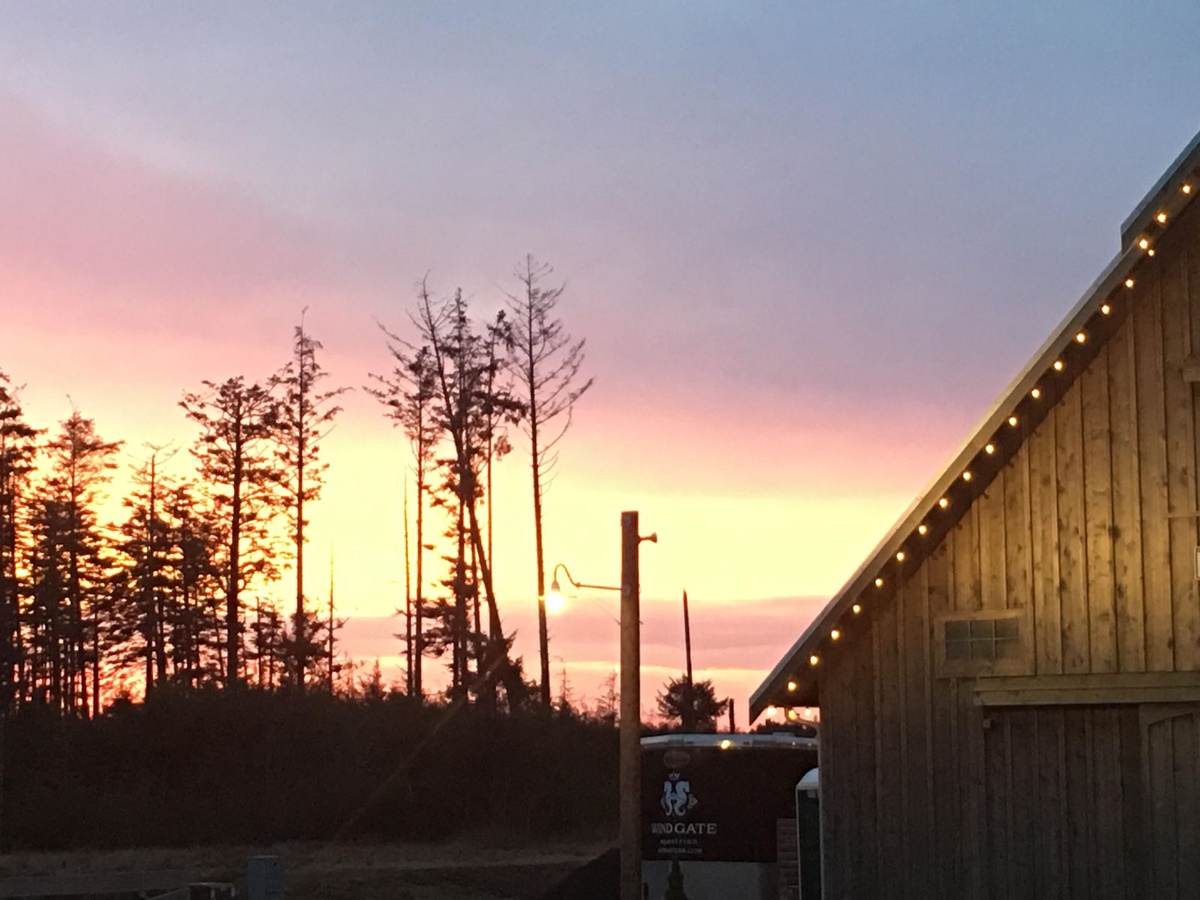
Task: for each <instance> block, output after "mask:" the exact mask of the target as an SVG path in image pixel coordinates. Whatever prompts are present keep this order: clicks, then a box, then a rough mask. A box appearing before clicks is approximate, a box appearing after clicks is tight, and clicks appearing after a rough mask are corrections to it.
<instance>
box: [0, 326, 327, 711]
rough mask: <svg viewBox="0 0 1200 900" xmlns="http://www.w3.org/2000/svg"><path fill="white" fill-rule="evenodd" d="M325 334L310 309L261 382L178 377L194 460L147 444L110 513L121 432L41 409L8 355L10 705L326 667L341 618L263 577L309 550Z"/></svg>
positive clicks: (2, 631)
mask: <svg viewBox="0 0 1200 900" xmlns="http://www.w3.org/2000/svg"><path fill="white" fill-rule="evenodd" d="M318 349H320V344H319V343H318V342H316V341H315V340H313V339H312V338H311V336H309V335H308V334H307V333H306V332H305V330H304V326H303V324H301V325H300V326H298V327H297V328H296V330H295V341H294V346H293V359H292V360H291V361H290V362H289V363H288V364H286V365H285V366H283V367H282V368H281V369H280V371H279V372H277V373H276V374H275V375H273V376H271V377H270V378H269V379H267V380H266V381H265V382H264V383H253V384H248V383H247V382H246V380H245V379H244V378H243V377H240V376H238V377H233V378H229V379H227V380H226V381H224V382H221V383H219V384H218V383H215V382H204V383H203V390H201V391H199V392H196V393H188V394H186V395H185V396H184V398H183V400H182V401H181V403H180V405H181V406H182V408H183V410H184V413H185V415H186V417H187V418H189V419H191V420H192V421H193V422H195V423H196V424H197V425H198V426H199V435H198V437H197V439H196V441H195V443H194V444H193V446H192V447H191V453H192V455H193V456H194V458H195V462H196V465H195V467H194V468H195V474H194V475H191V476H182V475H179V474H177V473H176V472H175V471H174V469H175V468H177V467H172V466H168V465H167V463H168V461H169V460H170V459H171V457H172V456H174V455H175V454H176V451H175V450H173V449H169V448H166V447H162V446H147V447H145V448H144V449H143V450H141V451H140V452H137V453H135V458H136V459H137V460H138V461H137V462H136V463H135V464H134V466H133V470H132V472H131V473H130V487H129V489H128V491H127V492H126V493H125V495H124V496H123V497H121V498H120V500H121V508H122V511H121V513H120V514H119V515H117V516H116V517H110V518H107V519H106V518H104V516H105V515H106V511H107V510H111V506H110V505H108V504H107V503H106V501H108V500H109V499H111V493H110V489H111V481H112V478H111V476H112V474H113V470H114V469H115V468H116V461H117V456H118V453H119V452H120V451H121V450H122V448H123V445H122V443H121V442H119V441H109V440H106V439H105V438H103V437H102V436H101V435H100V433H99V432H98V430H97V427H96V423H95V422H94V421H93V420H92V419H90V418H87V417H86V416H84V415H83V413H82V412H81V411H79V410H74V411H72V413H71V415H70V416H69V417H68V418H67V419H66V420H64V421H63V422H60V423H59V425H58V426H57V429H56V430H54V431H46V430H44V429H41V428H38V427H35V426H34V425H33V424H31V423H30V422H29V421H28V420H27V419H26V416H25V413H24V410H23V409H22V406H21V397H20V391H19V389H18V388H17V387H16V386H15V385H14V384H13V382H12V380H11V378H10V377H9V376H8V375H7V374H5V373H2V372H0V544H2V546H3V549H2V550H0V697H2V702H3V708H4V709H12V708H14V707H16V706H25V705H41V706H47V707H50V708H54V709H57V710H59V711H61V712H65V713H75V714H81V715H84V716H94V715H97V714H98V713H99V712H100V711H101V709H102V707H103V705H104V704H105V701H106V700H108V701H111V699H113V698H114V697H115V696H118V695H120V694H122V693H126V692H128V691H129V690H130V689H134V688H136V689H137V690H139V691H145V692H147V693H148V692H150V691H152V690H153V689H154V688H155V687H157V686H159V685H163V684H168V683H171V684H176V685H180V686H183V687H198V686H201V685H206V684H214V683H215V684H221V685H225V686H230V685H233V684H236V683H239V682H242V683H245V682H248V683H252V684H256V685H258V686H261V687H266V688H273V687H279V686H282V685H286V684H293V685H297V686H303V684H304V682H305V680H306V676H309V677H311V678H312V679H315V680H317V681H320V682H324V683H325V684H326V685H331V684H332V680H331V678H332V675H333V674H334V673H335V671H336V668H335V665H334V660H333V659H332V658H331V654H330V653H329V652H326V651H327V648H330V647H331V646H332V645H331V644H330V642H329V641H327V640H326V639H325V638H326V637H327V632H328V630H329V629H331V628H332V629H336V628H337V626H338V623H337V622H336V621H333V622H331V621H329V620H328V619H325V620H318V618H317V617H316V616H315V615H314V613H313V612H311V611H309V610H306V609H304V608H303V605H302V604H300V605H298V608H297V612H296V614H295V615H294V616H292V617H290V618H287V617H285V616H283V615H282V614H281V613H280V611H279V609H278V608H277V606H276V604H275V602H274V600H273V599H271V598H270V595H269V594H268V593H267V588H268V586H269V585H270V584H271V583H272V582H273V581H274V580H275V579H276V578H277V576H278V575H279V574H280V572H281V569H282V568H283V566H282V563H283V562H286V561H288V560H289V559H292V560H297V559H299V558H300V554H301V552H302V546H303V533H302V528H301V526H299V525H297V523H298V522H302V521H303V503H304V502H305V501H311V500H313V499H315V498H316V497H317V496H318V495H319V491H320V487H321V474H322V471H323V468H322V466H321V465H320V463H319V448H320V438H321V436H322V434H321V428H322V426H324V425H326V424H327V423H328V422H330V421H331V420H332V418H333V416H335V415H336V413H337V411H338V408H337V407H336V406H333V405H331V403H330V401H331V400H332V398H333V397H334V396H336V394H337V393H338V391H327V392H323V393H322V392H319V391H317V389H316V386H317V385H318V384H319V382H320V380H321V379H322V378H323V377H324V372H323V371H322V370H321V367H320V365H319V364H318V363H317V360H316V351H317V350H318ZM298 447H300V448H302V452H301V453H298V452H297V448H298ZM288 520H290V523H291V525H292V527H291V529H290V532H288V533H290V534H291V535H293V536H294V540H292V541H291V542H290V544H289V542H288V541H287V539H286V538H285V537H284V535H285V530H284V529H283V528H281V527H280V525H281V523H282V522H285V521H288ZM299 590H300V591H302V590H303V584H302V582H301V586H300V588H299Z"/></svg>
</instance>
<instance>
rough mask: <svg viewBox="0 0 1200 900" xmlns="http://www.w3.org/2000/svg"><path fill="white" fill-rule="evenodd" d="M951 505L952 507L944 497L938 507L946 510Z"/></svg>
mask: <svg viewBox="0 0 1200 900" xmlns="http://www.w3.org/2000/svg"><path fill="white" fill-rule="evenodd" d="M949 505H950V501H949V500H947V499H946V498H945V497H943V498H942V499H941V500H939V501H938V506H940V507H941V508H942V509H945V508H946V507H947V506H949Z"/></svg>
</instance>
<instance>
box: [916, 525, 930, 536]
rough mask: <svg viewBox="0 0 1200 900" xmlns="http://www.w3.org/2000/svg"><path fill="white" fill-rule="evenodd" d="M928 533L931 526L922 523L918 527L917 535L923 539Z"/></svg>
mask: <svg viewBox="0 0 1200 900" xmlns="http://www.w3.org/2000/svg"><path fill="white" fill-rule="evenodd" d="M927 531H929V526H928V525H926V524H925V523H924V522H922V523H921V524H920V525H918V526H917V534H919V535H921V536H922V537H924V536H925V533H926V532H927Z"/></svg>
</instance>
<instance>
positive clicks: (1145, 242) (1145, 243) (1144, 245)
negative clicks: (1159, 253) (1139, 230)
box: [1138, 238, 1150, 250]
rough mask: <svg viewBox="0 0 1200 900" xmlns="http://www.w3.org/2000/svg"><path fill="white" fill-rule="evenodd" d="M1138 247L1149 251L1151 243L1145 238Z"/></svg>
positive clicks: (1139, 242)
mask: <svg viewBox="0 0 1200 900" xmlns="http://www.w3.org/2000/svg"><path fill="white" fill-rule="evenodd" d="M1138 246H1139V247H1141V248H1142V249H1143V250H1148V249H1150V242H1149V241H1148V240H1146V239H1145V238H1142V239H1141V240H1140V241H1138Z"/></svg>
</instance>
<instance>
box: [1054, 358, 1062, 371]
mask: <svg viewBox="0 0 1200 900" xmlns="http://www.w3.org/2000/svg"><path fill="white" fill-rule="evenodd" d="M1062 370H1063V361H1062V360H1061V359H1056V360H1055V361H1054V371H1055V372H1061V371H1062Z"/></svg>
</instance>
